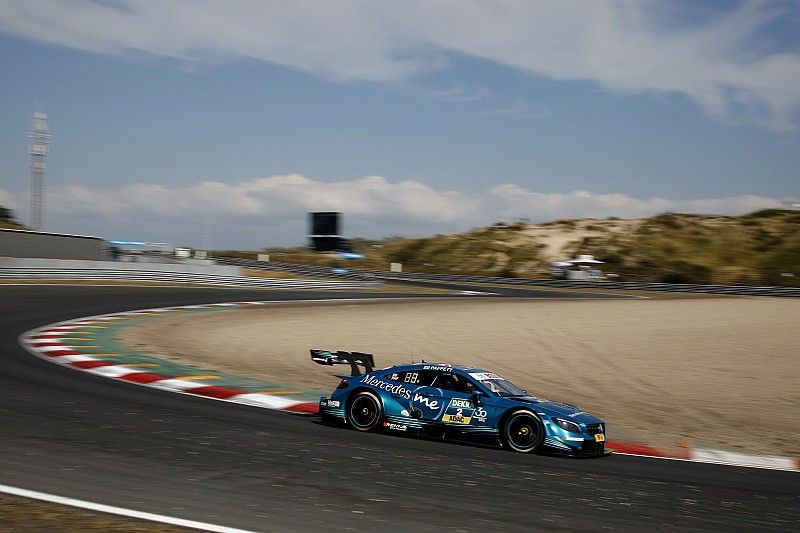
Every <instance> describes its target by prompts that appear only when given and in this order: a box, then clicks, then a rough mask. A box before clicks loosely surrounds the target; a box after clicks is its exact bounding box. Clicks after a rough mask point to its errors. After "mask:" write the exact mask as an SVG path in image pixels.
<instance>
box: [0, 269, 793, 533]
mask: <svg viewBox="0 0 800 533" xmlns="http://www.w3.org/2000/svg"><path fill="white" fill-rule="evenodd" d="M479 290H480V289H479ZM491 290H492V292H498V293H503V294H506V293H507V294H513V295H518V293H520V292H523V293H524V294H525V295H527V296H531V295H533V296H535V295H537V294H540V293H538V292H536V291H506V290H503V289H494V288H493V289H491ZM547 294H548V295H552V293H547ZM358 296H364V294H363V293H360V294H358V295H356V294H343V293H339V292H336V293H324V294H323V293H319V292H310V291H303V292H296V293H291V292H284V291H274V292H270V291H243V290H215V289H207V290H205V289H177V288H152V287H151V288H136V287H78V286H60V287H59V286H41V285H40V286H27V287H22V286H0V312H2V320H0V484H5V485H12V486H16V487H22V488H26V489H31V490H38V491H43V492H48V493H52V494H57V495H62V496H69V497H73V498H79V499H83V500H88V501H92V502H97V503H102V504H108V505H114V506H119V507H125V508H131V509H136V510H141V511H147V512H152V513H158V514H163V515H169V516H175V517H180V518H186V519H191V520H198V521H202V522H209V523H214V524H220V525H225V526H230V527H237V528H243V529H250V530H258V531H265V530H267V531H314V530H316V531H320V530H342V529H347V528H351V529H354V530H384V531H394V530H416V531H426V530H427V531H433V530H442V529H444V530H457V531H472V530H481V529H493V530H520V531H521V530H526V531H529V530H537V529H547V530H553V529H556V530H571V529H574V530H578V529H580V530H591V531H598V530H603V529H607V528H614V529H635V530H643V529H655V528H658V529H679V530H695V529H696V530H716V531H734V530H739V529H748V530H756V529H757V530H765V529H780V530H790V529H794V530H797V529H798V526H800V475H798V474H797V473H791V472H782V471H771V470H759V469H750V468H740V467H726V466H718V465H709V464H698V463H688V462H682V461H669V460H654V459H644V458H636V457H626V456H619V455H618V456H611V457H606V458H601V459H591V460H565V459H558V458H550V457H541V456H523V455H520V454H513V453H509V452H504V451H502V450H496V449H490V448H481V447H476V446H467V445H459V444H452V443H443V442H438V441H430V440H418V439H410V438H403V437H395V436H389V435H364V434H360V433H356V432H354V431H348V430H344V429H338V428H333V427H327V426H323V425H320V424H318V423H316V422H315V421H314V419H313V418H305V417H300V416H294V415H288V414H283V413H279V412H272V411H266V410H261V409H256V408H250V407H247V406H241V405H234V404H227V403H223V402H217V401H214V400H206V399H202V398H196V397H189V396H182V395H178V394H173V393H168V392H162V391H158V390H154V389H150V388H146V387H139V386H136V385H130V384H126V383H120V382H117V381H112V380H106V379H103V378H100V377H96V376H93V375H89V374H85V373H81V372H77V371H73V370H70V369H67V368H63V367H60V366H59V365H54V364H51V363H48V362H46V361H43V360H40V359H39V358H36V357H34V356H32V355H30V354H28V353H27V352H26V351H25V350H23V349H22V348H21V347H20V346H19V345H18V343H17V337H18V336H19V335H20V334H21V333H23V332H25V331H28V330H30V329H33V328H35V327H38V326H42V325H44V324H49V323H52V322H57V321H61V320H67V319H70V318H76V317H81V316H87V315H95V314H101V313H108V312H114V311H124V310H131V309H141V308H146V307H158V306H170V305H180V304H194V303H210V302H223V301H234V300H246V299H247V300H255V299H258V300H267V299H277V300H284V299H296V298H303V299H307V298H341V297H358ZM378 296H387V295H385V294H384V295H378ZM570 296H575V295H574V294H570ZM389 297H390V296H389ZM309 327H313V326H312V325H309ZM306 358H307V357H306V355H305V354H298V371H301V370H300V369H301V368H302V364H304V363H305V362H306ZM286 381H288V382H290V381H291V376H287V378H286ZM565 386H568V384H565ZM763 430H766V431H769V430H774V431H796V428H772V429H770V428H764V429H763Z"/></svg>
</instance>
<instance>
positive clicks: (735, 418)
mask: <svg viewBox="0 0 800 533" xmlns="http://www.w3.org/2000/svg"><path fill="white" fill-rule="evenodd" d="M120 340H121V341H122V342H123V343H125V344H126V345H128V346H130V347H132V348H136V349H137V350H138V351H141V352H145V353H150V354H153V355H160V356H164V357H167V358H173V359H179V360H181V361H184V362H189V363H192V364H195V365H197V366H201V367H206V368H214V369H218V370H223V371H227V372H229V373H233V374H239V375H243V376H252V377H259V378H262V379H267V380H269V381H277V382H283V383H288V384H293V385H296V386H302V387H308V388H313V389H319V390H322V391H330V390H332V389H333V387H334V386H335V385H336V383H337V380H336V379H335V378H333V377H331V374H332V373H334V372H337V371H338V372H341V373H347V371H348V368H346V367H333V368H332V367H322V366H319V365H317V364H315V363H313V362H312V361H311V359H310V357H309V353H308V349H309V348H324V349H330V350H338V349H341V350H353V351H364V352H372V353H374V354H375V359H376V363H377V364H378V366H379V367H380V366H388V365H390V364H392V363H398V362H402V361H411V359H412V356H411V354H412V351H413V357H414V359H416V360H417V361H419V360H420V359H421V358H424V359H425V360H426V361H430V362H434V361H435V362H449V363H463V364H470V365H475V366H480V367H485V368H486V369H490V370H492V371H495V372H498V373H500V374H502V375H504V376H506V377H507V378H508V379H510V380H511V381H513V382H515V383H516V384H517V385H520V386H522V387H523V388H526V389H527V390H528V391H530V392H531V393H532V394H533V395H536V396H539V397H542V398H547V399H552V400H560V401H565V402H569V403H574V404H577V405H579V406H581V407H582V408H584V409H586V410H588V411H590V412H592V413H594V414H596V415H598V416H600V417H601V418H603V419H605V421H606V422H607V423H608V425H609V427H610V429H609V434H610V435H611V436H612V437H613V436H615V435H616V436H617V437H626V438H636V439H639V440H642V441H646V442H649V443H652V444H658V445H662V446H675V445H678V444H681V443H684V444H689V443H693V444H695V445H709V446H716V447H723V448H729V449H738V450H742V451H748V452H757V453H767V454H776V455H790V456H796V457H800V439H798V437H797V435H798V432H797V428H798V427H800V301H796V300H790V299H780V298H735V297H732V298H700V299H669V300H644V299H639V300H633V299H632V300H602V301H601V300H593V301H576V300H568V301H559V300H499V299H482V300H476V299H469V300H467V299H461V300H454V299H447V300H440V301H431V300H422V301H404V302H385V303H372V302H370V303H352V302H348V303H344V304H336V305H334V304H322V305H321V304H316V305H301V304H289V305H286V304H283V305H270V306H268V307H265V308H256V309H245V310H236V311H223V312H214V313H203V314H194V313H193V314H179V313H175V314H168V315H164V316H163V317H161V318H158V319H156V320H153V321H150V322H148V323H147V324H145V325H143V326H138V327H132V328H128V329H126V330H124V332H123V333H122V334H121V339H120ZM615 429H616V432H615Z"/></svg>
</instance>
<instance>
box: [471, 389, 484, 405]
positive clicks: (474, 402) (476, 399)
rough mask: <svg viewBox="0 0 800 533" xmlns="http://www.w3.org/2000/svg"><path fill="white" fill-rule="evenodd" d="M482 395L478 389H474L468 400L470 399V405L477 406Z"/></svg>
mask: <svg viewBox="0 0 800 533" xmlns="http://www.w3.org/2000/svg"><path fill="white" fill-rule="evenodd" d="M482 396H483V393H482V392H481V391H479V390H476V391H474V392H473V393H472V397H471V398H470V400H471V401H472V405H474V406H475V407H477V406H479V405H480V404H481V397H482Z"/></svg>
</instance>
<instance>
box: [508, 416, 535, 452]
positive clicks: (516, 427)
mask: <svg viewBox="0 0 800 533" xmlns="http://www.w3.org/2000/svg"><path fill="white" fill-rule="evenodd" d="M501 436H502V439H503V446H504V447H505V448H506V449H508V450H511V451H514V452H520V453H531V452H533V451H535V450H536V449H537V448H538V447H539V446H540V445H541V444H542V442H543V441H544V425H543V424H542V421H541V420H539V417H537V416H536V415H534V414H533V413H531V412H530V411H516V412H514V413H511V415H510V416H509V417H508V418H507V419H506V420H505V422H504V423H503V428H502V431H501Z"/></svg>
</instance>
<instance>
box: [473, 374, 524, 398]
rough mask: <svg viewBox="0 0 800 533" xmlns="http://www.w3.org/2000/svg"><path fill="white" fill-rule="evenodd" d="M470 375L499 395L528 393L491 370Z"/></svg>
mask: <svg viewBox="0 0 800 533" xmlns="http://www.w3.org/2000/svg"><path fill="white" fill-rule="evenodd" d="M470 375H471V376H472V377H473V378H475V379H477V380H478V381H479V382H480V384H481V385H483V386H484V387H486V388H487V389H489V390H490V391H492V392H493V393H495V394H497V395H498V396H526V395H527V394H528V393H527V392H526V391H525V390H523V389H520V388H519V387H517V386H516V385H514V384H513V383H511V382H510V381H508V380H507V379H504V378H502V377H500V376H498V375H497V374H493V373H491V372H475V373H472V374H470Z"/></svg>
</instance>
